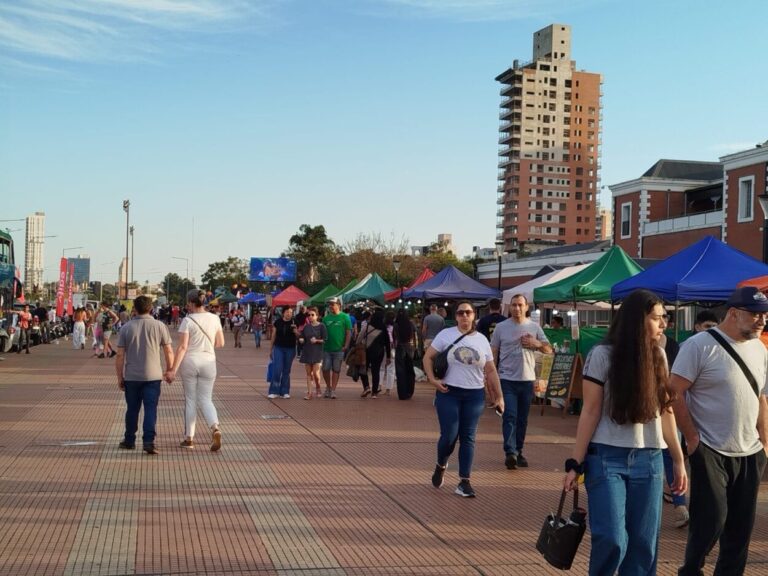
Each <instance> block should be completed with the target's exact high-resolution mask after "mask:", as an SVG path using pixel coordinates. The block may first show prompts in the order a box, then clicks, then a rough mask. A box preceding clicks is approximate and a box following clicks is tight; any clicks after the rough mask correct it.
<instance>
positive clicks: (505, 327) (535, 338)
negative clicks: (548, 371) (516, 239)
mask: <svg viewBox="0 0 768 576" xmlns="http://www.w3.org/2000/svg"><path fill="white" fill-rule="evenodd" d="M509 310H510V317H509V319H508V320H504V321H503V322H499V323H498V324H496V329H495V330H494V331H493V334H492V335H491V350H492V351H493V358H494V360H495V361H496V366H498V370H499V378H500V380H501V391H502V392H503V393H504V414H503V415H502V421H501V432H502V436H503V437H504V454H505V455H506V456H505V458H504V465H505V466H506V467H507V469H508V470H515V469H517V467H518V466H519V467H521V468H527V467H528V460H526V458H525V456H523V443H524V442H525V432H526V430H527V428H528V412H529V411H530V409H531V400H533V382H534V380H536V370H535V368H536V357H535V356H534V351H536V350H538V351H539V352H542V353H544V354H550V353H551V352H552V346H550V344H549V340H547V337H546V335H545V334H544V330H542V329H541V326H539V325H538V324H536V323H535V322H533V321H531V320H529V319H528V318H526V312H527V311H528V300H527V299H526V297H525V296H523V295H522V294H515V295H514V296H512V301H511V302H510V304H509Z"/></svg>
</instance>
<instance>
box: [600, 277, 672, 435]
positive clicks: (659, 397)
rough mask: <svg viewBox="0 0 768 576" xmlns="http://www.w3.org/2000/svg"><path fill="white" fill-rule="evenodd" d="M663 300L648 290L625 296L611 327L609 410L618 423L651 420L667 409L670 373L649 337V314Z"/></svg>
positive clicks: (659, 350) (661, 354) (658, 350)
mask: <svg viewBox="0 0 768 576" xmlns="http://www.w3.org/2000/svg"><path fill="white" fill-rule="evenodd" d="M657 304H663V301H662V300H661V299H660V298H659V297H658V296H656V294H654V293H653V292H650V291H649V290H635V291H634V292H632V294H630V295H629V297H628V298H627V299H626V300H624V302H623V303H622V304H621V308H619V311H618V313H617V314H616V316H614V318H613V322H611V327H610V329H609V330H608V336H607V339H606V340H607V343H608V344H609V345H610V346H611V366H610V368H609V371H608V386H610V388H609V394H608V413H609V414H610V416H611V419H612V420H613V421H614V422H616V423H617V424H626V423H627V422H631V423H633V424H638V423H645V422H650V421H651V420H653V419H654V418H655V417H656V416H657V415H658V414H659V412H661V411H662V410H665V409H668V407H669V403H670V392H669V387H668V381H669V373H668V371H667V365H666V362H665V361H664V353H663V351H662V349H661V347H660V346H659V345H658V344H656V343H654V342H652V341H651V340H650V339H649V338H648V328H647V327H646V323H645V321H646V316H648V314H650V313H651V312H652V311H653V309H654V307H655V306H656V305H657Z"/></svg>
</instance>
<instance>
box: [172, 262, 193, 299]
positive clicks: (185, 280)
mask: <svg viewBox="0 0 768 576" xmlns="http://www.w3.org/2000/svg"><path fill="white" fill-rule="evenodd" d="M171 258H173V259H174V260H184V261H185V262H186V263H187V275H186V276H185V277H184V292H185V293H186V291H187V279H188V278H189V258H184V256H171ZM182 303H183V297H182Z"/></svg>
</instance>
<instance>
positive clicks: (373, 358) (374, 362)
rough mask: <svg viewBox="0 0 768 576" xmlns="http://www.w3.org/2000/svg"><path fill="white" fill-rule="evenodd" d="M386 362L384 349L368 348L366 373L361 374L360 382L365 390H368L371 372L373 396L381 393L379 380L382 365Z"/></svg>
mask: <svg viewBox="0 0 768 576" xmlns="http://www.w3.org/2000/svg"><path fill="white" fill-rule="evenodd" d="M383 361H384V348H368V351H367V352H366V354H365V364H366V365H365V371H361V372H360V380H361V381H362V383H363V389H365V388H368V370H370V371H371V381H372V383H373V389H372V390H371V392H372V393H373V394H378V393H379V379H380V374H379V371H380V370H381V363H382V362H383Z"/></svg>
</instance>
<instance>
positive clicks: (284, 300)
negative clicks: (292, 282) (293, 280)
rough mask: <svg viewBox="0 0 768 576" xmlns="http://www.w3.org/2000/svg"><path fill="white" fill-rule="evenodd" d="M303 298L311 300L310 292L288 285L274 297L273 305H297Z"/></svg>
mask: <svg viewBox="0 0 768 576" xmlns="http://www.w3.org/2000/svg"><path fill="white" fill-rule="evenodd" d="M302 300H309V294H307V293H306V292H304V291H303V290H302V289H300V288H296V286H288V288H286V289H285V290H283V291H282V292H280V294H278V295H277V296H275V297H274V298H272V306H273V307H275V306H296V304H298V303H299V302H300V301H302Z"/></svg>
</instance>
